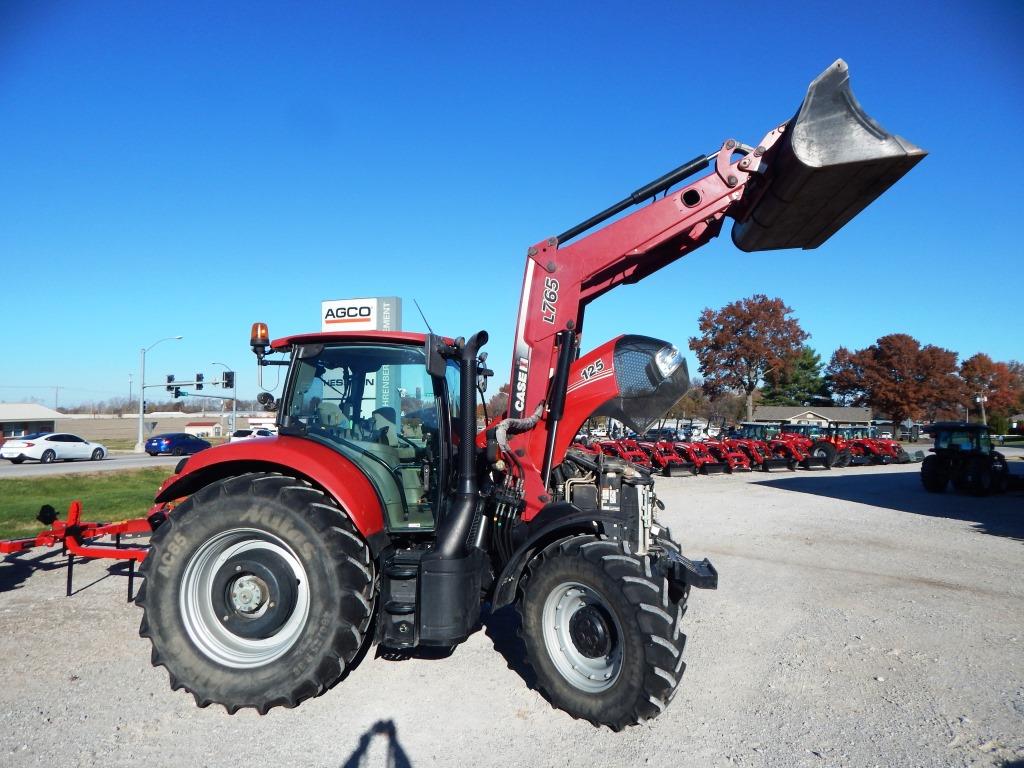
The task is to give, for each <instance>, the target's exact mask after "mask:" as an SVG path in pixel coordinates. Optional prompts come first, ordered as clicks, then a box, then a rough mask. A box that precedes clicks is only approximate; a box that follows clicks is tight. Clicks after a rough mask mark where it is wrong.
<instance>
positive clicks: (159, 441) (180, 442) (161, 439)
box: [146, 432, 210, 456]
mask: <svg viewBox="0 0 1024 768" xmlns="http://www.w3.org/2000/svg"><path fill="white" fill-rule="evenodd" d="M209 447H210V443H208V442H206V441H205V440H201V439H199V438H198V437H195V436H194V435H188V434H185V433H184V432H173V433H171V434H167V435H154V436H153V437H151V438H149V440H147V441H146V453H148V454H149V455H150V456H158V455H160V454H161V453H169V454H171V455H172V456H184V455H185V454H186V453H199V451H203V450H206V449H207V448H209Z"/></svg>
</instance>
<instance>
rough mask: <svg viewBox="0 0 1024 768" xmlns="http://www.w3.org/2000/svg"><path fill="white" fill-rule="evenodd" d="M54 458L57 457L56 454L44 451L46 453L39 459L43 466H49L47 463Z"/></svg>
mask: <svg viewBox="0 0 1024 768" xmlns="http://www.w3.org/2000/svg"><path fill="white" fill-rule="evenodd" d="M56 457H57V454H55V453H54V452H53V451H46V452H45V453H44V454H43V457H42V458H41V459H40V461H42V462H43V464H49V463H50V462H52V461H53V460H54V459H55V458H56Z"/></svg>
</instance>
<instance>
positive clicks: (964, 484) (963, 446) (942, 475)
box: [921, 421, 1010, 496]
mask: <svg viewBox="0 0 1024 768" xmlns="http://www.w3.org/2000/svg"><path fill="white" fill-rule="evenodd" d="M927 431H928V432H929V433H930V434H931V435H932V436H933V437H934V438H935V445H934V447H932V448H931V449H929V451H930V453H932V454H933V455H931V456H928V457H927V458H926V459H925V460H924V463H922V464H921V484H922V485H924V487H925V490H927V491H930V492H931V493H943V492H944V491H945V490H946V486H947V485H949V483H950V482H952V483H953V487H954V488H955V489H956V490H958V491H967V492H969V493H972V494H974V495H975V496H988V495H989V494H990V493H1002V492H1004V491H1005V490H1006V488H1007V486H1008V485H1009V482H1010V469H1009V467H1008V466H1007V464H1006V457H1005V456H1003V454H1001V453H999V451H996V450H994V449H993V448H992V436H991V434H990V433H989V428H988V427H987V426H986V425H984V424H968V423H966V422H962V421H941V422H937V423H935V424H932V425H931V426H930V427H927Z"/></svg>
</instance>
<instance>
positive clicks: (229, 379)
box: [220, 371, 235, 389]
mask: <svg viewBox="0 0 1024 768" xmlns="http://www.w3.org/2000/svg"><path fill="white" fill-rule="evenodd" d="M220 385H221V386H222V387H224V389H234V388H235V372H234V371H224V376H223V377H222V378H221V382H220Z"/></svg>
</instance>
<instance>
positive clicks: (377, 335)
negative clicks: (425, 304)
mask: <svg viewBox="0 0 1024 768" xmlns="http://www.w3.org/2000/svg"><path fill="white" fill-rule="evenodd" d="M426 339H427V335H426V334H425V333H411V332H409V331H321V332H320V333H299V334H295V335H294V336H282V337H281V338H280V339H274V340H273V341H272V342H271V343H270V347H271V349H276V350H284V349H288V348H289V347H291V346H294V345H295V344H329V343H331V342H338V341H377V342H392V343H397V344H410V345H412V344H419V345H421V346H422V345H423V343H424V342H425V341H426ZM445 341H446V342H447V343H451V339H447V338H446V339H445Z"/></svg>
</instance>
